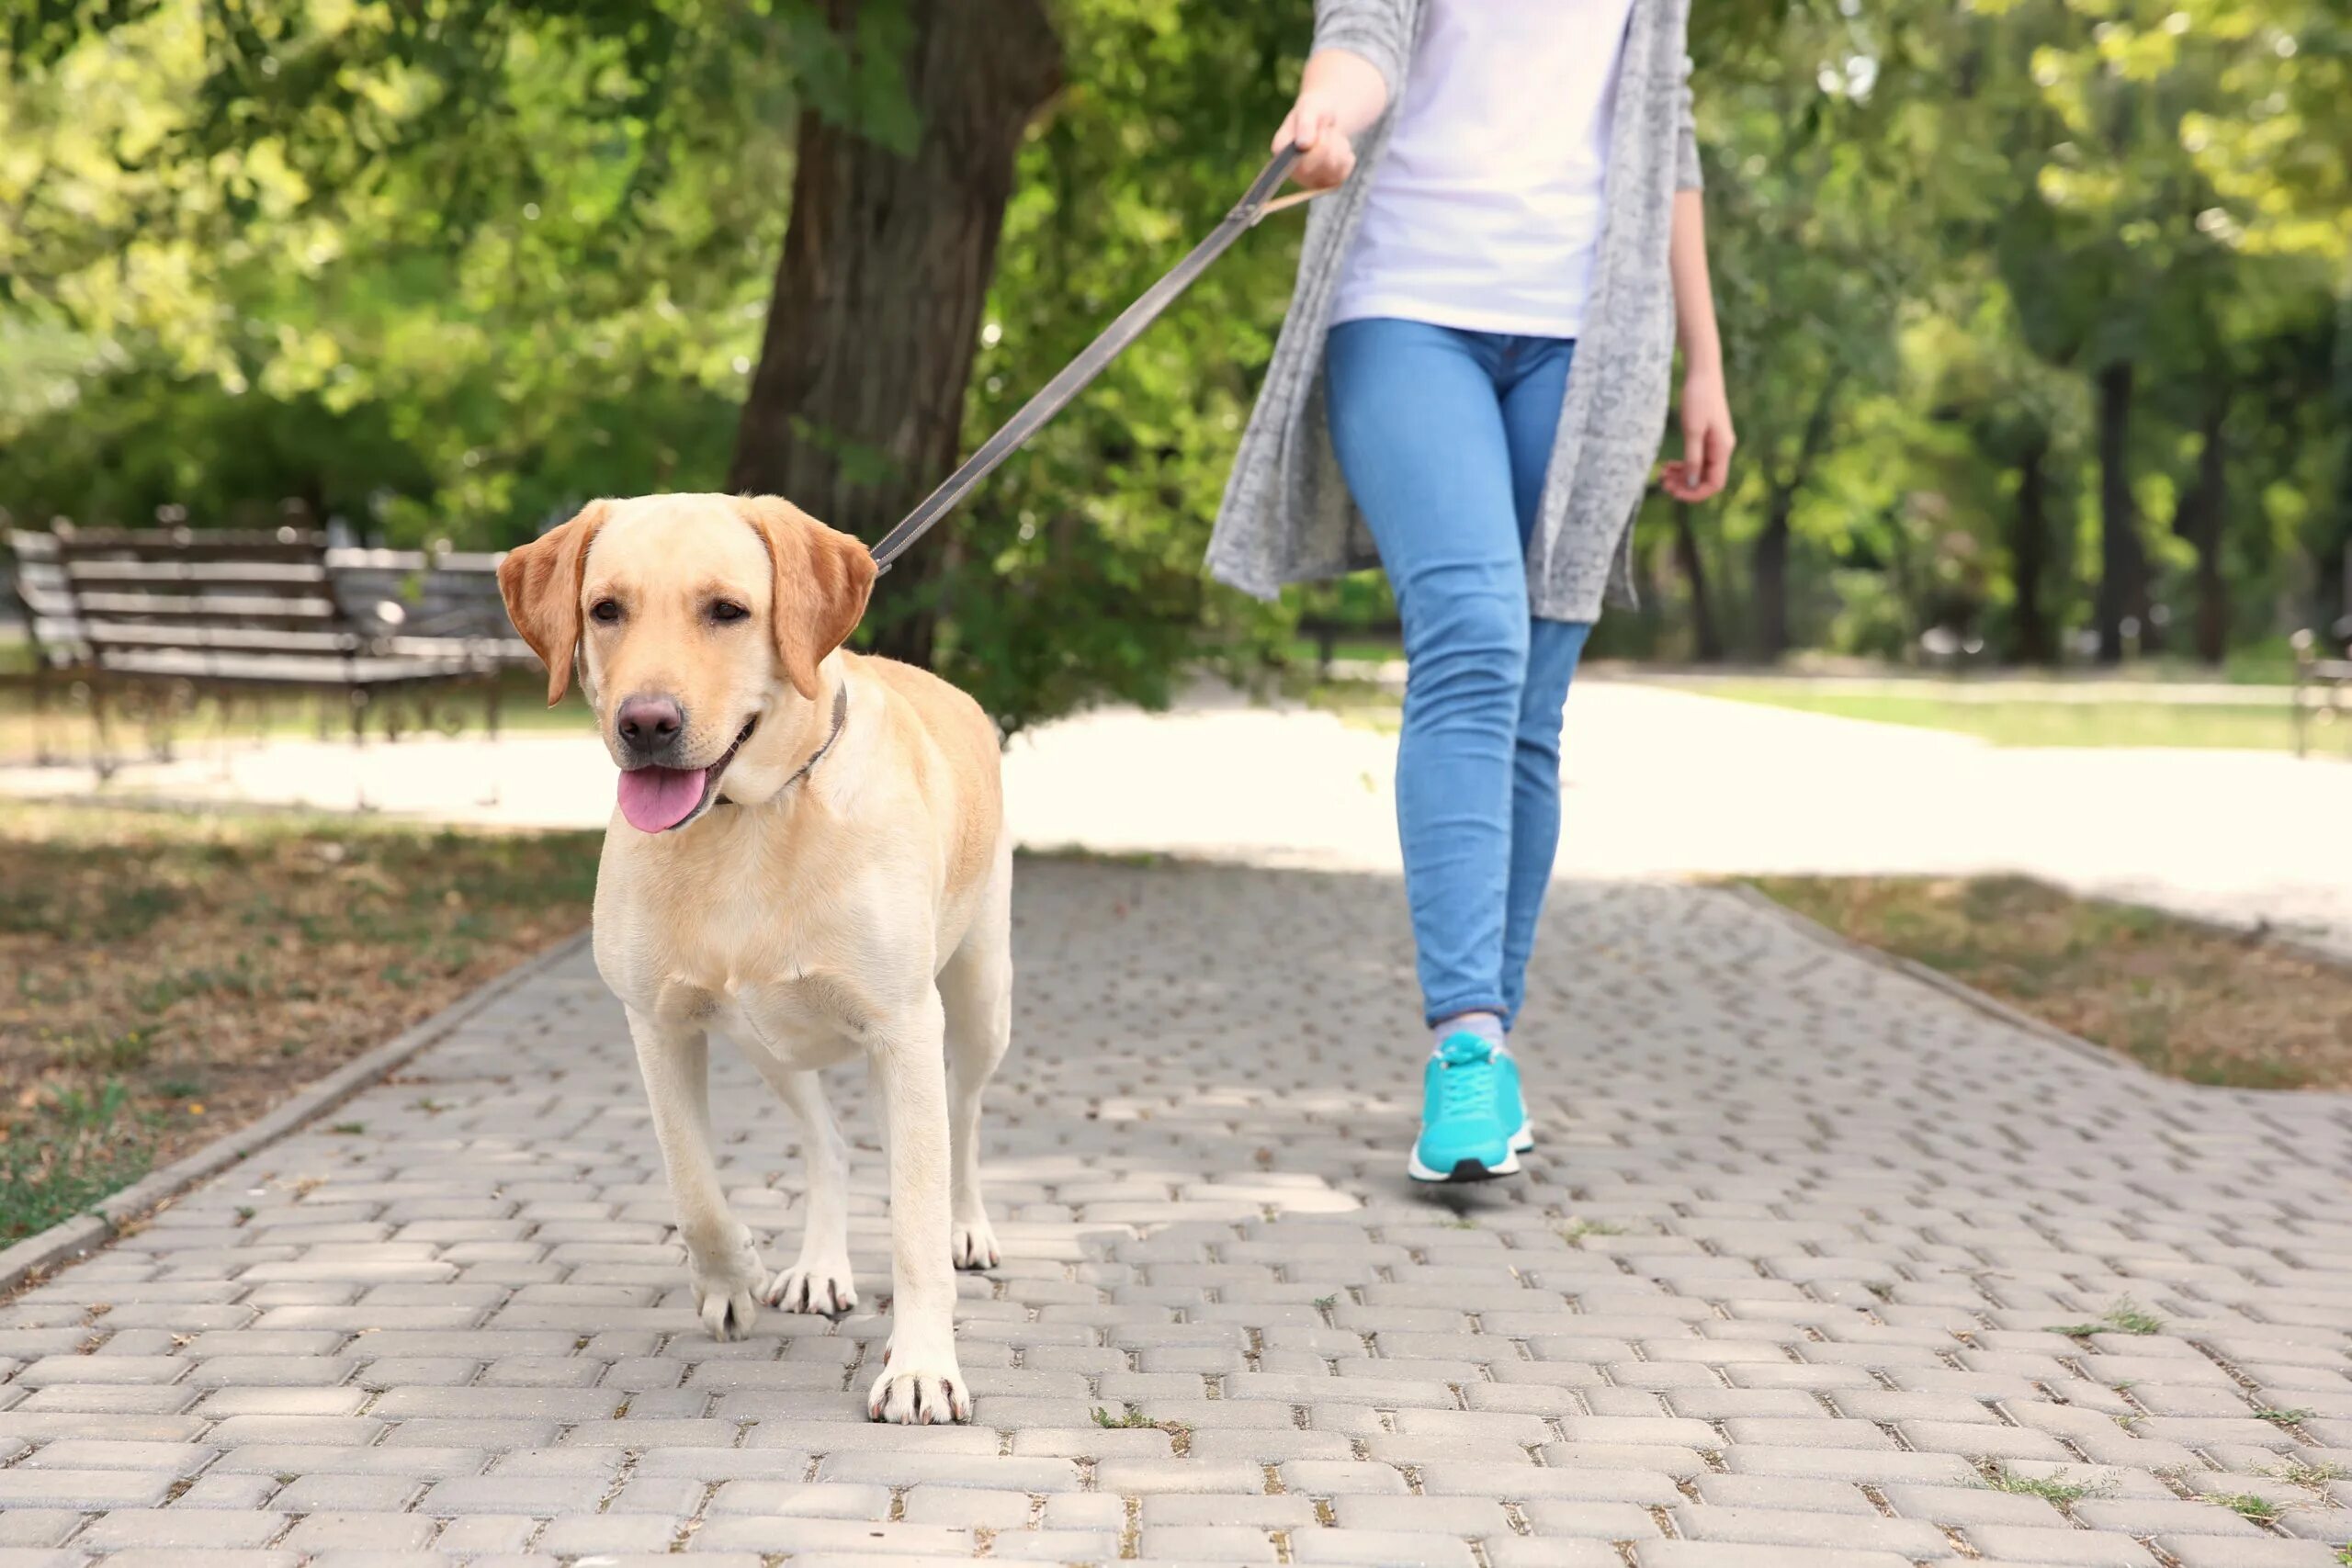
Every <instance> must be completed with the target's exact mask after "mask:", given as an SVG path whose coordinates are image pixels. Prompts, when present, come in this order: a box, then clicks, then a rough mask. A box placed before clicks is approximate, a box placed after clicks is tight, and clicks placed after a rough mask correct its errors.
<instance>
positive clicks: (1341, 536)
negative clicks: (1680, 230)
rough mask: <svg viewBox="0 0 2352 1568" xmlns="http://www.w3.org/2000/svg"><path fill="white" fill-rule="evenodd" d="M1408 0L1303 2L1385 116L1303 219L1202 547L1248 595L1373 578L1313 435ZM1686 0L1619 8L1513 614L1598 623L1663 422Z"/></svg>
mask: <svg viewBox="0 0 2352 1568" xmlns="http://www.w3.org/2000/svg"><path fill="white" fill-rule="evenodd" d="M1422 7H1423V0H1316V6H1315V47H1316V48H1317V49H1345V50H1350V51H1353V52H1355V53H1357V54H1361V55H1363V57H1364V58H1365V59H1366V60H1368V61H1370V62H1372V63H1373V64H1374V66H1375V67H1376V68H1378V70H1379V72H1380V73H1381V75H1382V76H1383V77H1385V79H1386V80H1387V83H1388V102H1389V106H1390V112H1389V113H1388V114H1386V115H1385V116H1383V117H1382V118H1381V121H1380V123H1379V124H1378V125H1376V126H1374V128H1373V129H1372V130H1370V131H1368V132H1366V133H1365V134H1364V135H1363V138H1362V139H1360V140H1359V141H1358V142H1357V146H1356V172H1355V174H1354V175H1353V176H1352V177H1351V179H1350V180H1349V181H1348V183H1347V184H1346V185H1345V186H1342V187H1341V188H1340V189H1339V190H1338V191H1335V192H1334V193H1332V194H1331V195H1329V196H1328V197H1324V198H1323V199H1322V200H1320V201H1317V202H1316V203H1314V204H1313V205H1312V206H1311V207H1309V208H1308V209H1307V211H1308V214H1309V216H1308V218H1307V220H1306V243H1305V245H1304V247H1303V249H1302V250H1301V252H1300V254H1299V263H1298V283H1297V286H1296V287H1295V289H1294V290H1293V291H1292V294H1291V303H1290V313H1289V315H1288V317H1287V318H1286V319H1285V320H1284V321H1283V330H1282V336H1281V337H1280V339H1279V340H1278V341H1277V342H1276V344H1275V345H1274V356H1273V360H1272V363H1271V364H1270V365H1269V366H1268V367H1267V368H1266V380H1265V385H1264V387H1263V388H1262V389H1261V390H1260V391H1259V394H1258V403H1257V407H1256V408H1255V409H1253V410H1252V411H1251V412H1250V423H1249V425H1248V426H1247V428H1245V429H1244V430H1243V432H1242V434H1241V446H1240V450H1239V451H1238V454H1237V455H1236V457H1235V459H1234V464H1233V475H1232V478H1231V479H1228V480H1227V483H1226V488H1225V501H1224V503H1223V505H1221V506H1220V507H1219V508H1218V511H1217V520H1216V534H1215V535H1214V536H1213V537H1212V538H1211V540H1210V542H1209V554H1208V564H1209V570H1210V571H1211V572H1212V573H1213V574H1214V575H1215V576H1216V578H1217V579H1218V580H1219V581H1224V582H1227V583H1230V584H1232V585H1233V586H1234V587H1236V588H1239V589H1241V590H1243V591H1244V592H1249V593H1252V594H1255V595H1257V596H1258V597H1260V598H1272V596H1273V595H1274V593H1275V592H1277V591H1278V590H1280V589H1281V588H1282V586H1283V584H1284V583H1290V582H1304V581H1312V580H1315V579H1318V578H1327V577H1336V576H1338V575H1340V573H1342V572H1348V571H1356V570H1363V569H1364V568H1367V567H1374V566H1377V565H1379V556H1378V554H1377V553H1376V552H1375V551H1374V547H1373V543H1372V536H1371V535H1370V534H1369V533H1368V532H1366V530H1365V528H1364V525H1363V518H1362V516H1360V515H1359V514H1358V513H1357V512H1356V509H1355V504H1354V502H1352V501H1351V499H1350V498H1349V495H1348V487H1347V484H1346V481H1345V480H1343V479H1341V478H1340V464H1339V459H1338V457H1336V456H1335V455H1334V454H1333V452H1332V449H1331V436H1330V431H1329V426H1328V425H1327V424H1326V423H1325V418H1324V404H1323V340H1324V335H1325V333H1327V332H1328V331H1329V327H1330V320H1331V305H1332V300H1333V298H1334V296H1335V295H1336V293H1337V292H1338V288H1339V282H1340V264H1341V262H1342V261H1344V260H1345V259H1346V256H1347V254H1348V248H1349V245H1350V244H1351V243H1352V242H1353V240H1354V238H1355V232H1356V226H1357V224H1358V223H1359V222H1361V221H1362V220H1363V210H1364V201H1365V194H1366V192H1367V191H1368V190H1369V188H1370V186H1371V182H1372V178H1373V175H1374V173H1375V172H1376V171H1377V170H1378V169H1379V167H1380V160H1381V154H1382V152H1384V151H1385V148H1386V145H1387V141H1388V132H1389V129H1390V126H1391V124H1392V122H1393V121H1394V119H1395V112H1394V111H1395V106H1396V105H1397V103H1398V102H1399V101H1400V100H1401V98H1402V97H1403V95H1404V89H1405V78H1406V76H1407V74H1408V72H1409V71H1410V70H1411V68H1412V59H1413V46H1414V42H1415V40H1416V39H1418V37H1419V32H1420V23H1421V13H1422ZM1690 12H1691V0H1634V10H1633V17H1632V20H1631V21H1630V23H1629V24H1628V25H1627V28H1626V34H1625V50H1624V55H1623V60H1622V61H1621V62H1620V64H1619V66H1618V79H1617V107H1616V115H1615V118H1614V119H1613V120H1612V121H1611V127H1610V130H1609V139H1610V140H1609V175H1608V181H1607V188H1606V195H1605V196H1604V198H1603V207H1604V209H1603V215H1602V220H1601V230H1600V248H1599V251H1598V254H1596V255H1595V257H1594V265H1593V273H1592V295H1591V299H1590V300H1589V304H1588V307H1587V310H1586V316H1585V326H1584V333H1583V336H1582V337H1581V338H1580V339H1579V341H1578V342H1577V355H1576V363H1575V366H1574V367H1573V368H1572V369H1571V370H1570V372H1569V377H1568V392H1567V397H1566V400H1565V401H1564V402H1563V404H1562V405H1561V409H1560V429H1559V434H1558V435H1557V436H1556V437H1555V439H1554V441H1553V445H1552V463H1551V468H1550V469H1549V472H1548V475H1547V477H1546V479H1545V480H1544V499H1543V505H1542V511H1541V512H1540V513H1539V514H1538V516H1537V519H1536V525H1535V528H1534V531H1533V537H1532V540H1531V541H1530V543H1529V546H1528V557H1527V591H1528V603H1529V604H1530V606H1531V607H1532V610H1533V612H1534V614H1535V615H1538V616H1540V617H1542V618H1544V619H1545V620H1555V621H1590V620H1595V619H1598V618H1599V616H1600V606H1601V602H1602V600H1603V599H1604V597H1610V596H1611V589H1612V588H1613V589H1615V590H1617V592H1616V593H1615V594H1614V597H1615V598H1616V599H1617V600H1618V601H1619V602H1621V603H1622V602H1625V601H1627V600H1628V599H1629V598H1630V593H1629V592H1628V587H1627V581H1626V574H1625V570H1624V566H1625V557H1626V553H1627V550H1628V548H1629V547H1630V544H1631V539H1632V531H1633V530H1632V524H1633V519H1634V512H1635V510H1636V509H1637V508H1638V507H1639V506H1640V505H1641V501H1642V495H1643V492H1644V491H1645V488H1646V486H1647V483H1648V479H1649V474H1650V469H1651V466H1652V465H1653V464H1654V463H1655V462H1656V461H1657V452H1658V442H1659V438H1660V436H1661V435H1662V434H1664V431H1665V426H1666V412H1667V400H1668V392H1669V390H1670V385H1669V383H1670V382H1671V380H1672V378H1673V366H1674V293H1673V288H1672V285H1671V280H1670V279H1669V277H1668V272H1667V246H1668V240H1669V238H1670V237H1671V234H1672V219H1673V208H1674V201H1673V197H1674V192H1675V191H1676V190H1678V189H1695V188H1696V187H1697V186H1698V185H1699V147H1698V141H1697V140H1696V138H1695V137H1694V136H1693V135H1692V132H1691V88H1690V73H1691V60H1690V57H1689V55H1688V54H1687V53H1686V52H1685V43H1684V38H1685V30H1686V28H1687V25H1688V23H1689V20H1690Z"/></svg>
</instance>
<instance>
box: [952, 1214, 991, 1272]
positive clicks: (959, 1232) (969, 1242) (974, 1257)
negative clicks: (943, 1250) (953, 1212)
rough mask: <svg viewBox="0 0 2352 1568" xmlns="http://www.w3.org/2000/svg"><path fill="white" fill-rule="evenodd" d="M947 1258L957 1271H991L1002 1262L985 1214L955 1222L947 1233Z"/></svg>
mask: <svg viewBox="0 0 2352 1568" xmlns="http://www.w3.org/2000/svg"><path fill="white" fill-rule="evenodd" d="M947 1256H948V1258H950V1259H951V1260H952V1261H953V1262H954V1263H955V1265H956V1268H958V1269H993V1268H995V1267H996V1266H997V1265H998V1264H999V1263H1000V1262H1001V1261H1002V1258H1001V1256H1000V1255H999V1254H998V1252H997V1247H996V1232H995V1231H994V1230H993V1229H992V1228H990V1226H989V1217H988V1216H987V1215H986V1214H978V1215H975V1216H973V1217H972V1218H971V1219H969V1220H957V1221H956V1224H955V1227H954V1228H953V1229H952V1230H950V1231H949V1232H948V1233H947Z"/></svg>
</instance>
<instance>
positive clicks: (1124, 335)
mask: <svg viewBox="0 0 2352 1568" xmlns="http://www.w3.org/2000/svg"><path fill="white" fill-rule="evenodd" d="M1296 162H1298V149H1297V148H1295V147H1285V148H1283V150H1282V151H1281V152H1277V153H1275V154H1274V156H1273V158H1272V161H1271V162H1269V163H1268V164H1266V166H1265V167H1264V168H1263V169H1261V170H1260V171H1259V173H1258V177H1257V178H1256V179H1255V180H1253V181H1251V182H1250V189H1249V191H1248V193H1247V194H1245V195H1244V196H1243V197H1242V198H1241V200H1240V202H1239V203H1238V205H1236V206H1235V208H1234V209H1233V210H1232V211H1230V212H1228V213H1227V214H1226V215H1225V220H1224V221H1223V222H1221V223H1219V224H1218V225H1217V226H1216V228H1214V229H1212V230H1210V231H1208V236H1207V237H1206V238H1205V239H1204V240H1202V241H1201V243H1199V244H1197V245H1194V246H1193V249H1192V254H1189V255H1187V256H1186V257H1185V258H1184V259H1183V260H1182V261H1180V262H1178V263H1177V264H1176V265H1174V266H1173V267H1171V268H1170V269H1169V271H1168V272H1167V274H1166V275H1165V276H1162V277H1161V278H1160V280H1159V282H1157V283H1155V284H1153V285H1152V286H1151V287H1150V288H1147V289H1146V290H1144V292H1143V296H1142V298H1141V299H1137V300H1136V302H1135V303H1134V304H1132V305H1130V306H1128V307H1127V308H1126V309H1125V310H1122V311H1120V312H1119V314H1118V317H1117V319H1116V320H1114V321H1112V323H1111V324H1110V325H1109V326H1107V327H1104V328H1103V332H1102V334H1101V335H1100V336H1098V337H1097V338H1095V340H1094V341H1093V342H1092V343H1090V344H1087V345H1086V352H1085V353H1083V354H1081V355H1079V356H1078V357H1077V358H1076V359H1073V360H1071V361H1070V362H1069V364H1068V365H1067V366H1065V367H1063V368H1062V370H1061V373H1060V374H1059V375H1057V376H1056V377H1055V378H1053V379H1052V380H1050V381H1048V382H1046V385H1045V387H1044V388H1043V389H1041V390H1039V392H1038V393H1037V395H1036V396H1035V397H1033V398H1031V399H1030V400H1028V401H1027V402H1025V403H1023V404H1022V405H1021V412H1018V413H1016V414H1014V415H1013V416H1012V418H1011V419H1009V420H1007V421H1006V422H1005V424H1004V428H1003V429H1001V430H1000V431H998V432H997V433H996V434H994V435H991V436H989V438H988V440H987V441H985V442H983V443H982V444H981V446H980V449H979V450H978V451H977V452H975V453H973V454H972V455H971V456H970V457H967V458H965V459H964V466H963V467H962V468H957V469H956V471H955V472H954V473H952V474H950V475H948V476H947V479H946V480H945V481H944V483H942V484H941V485H940V487H939V488H938V489H937V490H935V491H932V492H931V493H930V494H929V495H928V496H925V497H924V498H923V502H922V505H920V506H918V507H916V508H915V509H914V510H913V511H912V512H910V513H907V516H906V521H904V522H902V523H900V524H899V525H898V526H897V527H895V528H893V529H891V530H890V531H889V532H888V534H885V535H883V536H882V539H881V542H880V543H879V544H877V545H876V546H875V547H874V562H875V564H876V566H878V567H880V568H881V569H882V570H884V571H888V570H890V563H891V562H892V561H895V560H897V559H898V558H899V557H900V556H902V555H904V554H905V553H906V552H907V549H908V547H910V546H911V545H913V543H914V542H915V541H916V540H917V539H920V538H922V536H923V535H924V534H926V533H928V532H930V530H931V526H932V525H933V524H934V523H937V522H938V521H939V520H940V519H941V518H942V517H944V516H946V515H947V513H949V512H950V511H951V510H953V509H954V507H955V505H956V502H959V501H961V500H963V499H964V497H965V496H966V495H967V494H969V493H970V492H971V491H972V489H973V487H974V486H976V485H978V483H979V482H980V481H981V480H982V479H986V478H988V477H989V474H990V473H991V472H992V471H994V469H995V468H996V466H997V465H998V464H999V463H1001V462H1003V461H1004V460H1005V459H1006V458H1007V457H1012V454H1013V453H1014V452H1016V451H1018V450H1019V449H1020V448H1021V446H1022V444H1023V442H1025V441H1027V440H1028V439H1029V438H1030V437H1031V436H1033V435H1035V434H1037V431H1038V429H1039V428H1040V427H1041V426H1043V425H1044V424H1045V423H1046V421H1047V420H1049V419H1051V418H1053V417H1054V415H1056V414H1057V413H1059V412H1062V410H1063V409H1065V408H1067V407H1069V403H1070V400H1072V399H1073V398H1075V397H1077V396H1078V394H1079V393H1080V392H1081V391H1084V390H1085V389H1086V385H1087V383H1088V382H1090V381H1091V380H1093V379H1094V378H1095V377H1097V376H1100V375H1101V374H1102V373H1103V367H1105V366H1107V365H1109V364H1110V363H1111V361H1113V360H1114V359H1116V358H1117V357H1118V356H1119V355H1120V353H1121V351H1122V350H1124V349H1125V347H1126V346H1127V345H1128V344H1131V343H1133V342H1135V341H1136V339H1137V338H1139V337H1141V336H1142V335H1143V333H1144V329H1145V328H1147V327H1148V326H1150V325H1151V323H1152V322H1153V321H1156V320H1158V319H1159V313H1160V312H1161V311H1162V310H1167V309H1168V307H1169V306H1170V304H1172V303H1173V302H1174V301H1175V299H1176V296H1178V295H1179V294H1182V293H1183V292H1184V290H1185V289H1186V288H1190V287H1191V286H1192V282H1193V279H1194V278H1196V277H1198V276H1201V274H1203V273H1204V272H1206V271H1207V270H1208V269H1209V265H1210V264H1211V263H1212V262H1214V261H1216V258H1217V257H1219V256H1221V255H1223V254H1225V253H1226V252H1227V250H1228V249H1230V248H1231V247H1232V244H1233V242H1234V241H1236V240H1238V239H1239V238H1240V237H1241V236H1242V234H1243V233H1244V232H1246V231H1248V230H1250V228H1251V227H1252V226H1254V225H1255V224H1256V223H1257V221H1258V220H1260V219H1261V218H1263V217H1265V216H1266V214H1268V213H1269V212H1278V211H1280V210H1281V209H1283V208H1285V207H1291V206H1295V205H1296V204H1297V203H1299V202H1302V201H1305V200H1306V199H1307V198H1308V197H1310V196H1314V195H1317V194H1319V193H1317V192H1314V191H1300V192H1296V193H1295V194H1293V195H1290V196H1286V197H1283V198H1282V199H1281V200H1279V201H1277V200H1275V199H1274V192H1275V191H1276V190H1278V189H1279V188H1281V186H1282V183H1283V176H1285V175H1288V174H1289V173H1290V166H1291V165H1292V164H1295V163H1296Z"/></svg>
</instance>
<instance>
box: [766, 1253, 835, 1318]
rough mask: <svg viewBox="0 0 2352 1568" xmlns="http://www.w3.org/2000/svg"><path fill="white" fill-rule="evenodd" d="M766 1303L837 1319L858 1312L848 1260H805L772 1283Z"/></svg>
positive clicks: (770, 1282) (787, 1309)
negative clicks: (844, 1314) (843, 1314)
mask: <svg viewBox="0 0 2352 1568" xmlns="http://www.w3.org/2000/svg"><path fill="white" fill-rule="evenodd" d="M763 1299H764V1300H765V1301H766V1302H767V1303H768V1305H770V1306H772V1307H782V1308H783V1309H784V1310H785V1311H786V1312H813V1313H819V1314H823V1315H824V1316H827V1317H838V1316H839V1315H840V1314H842V1313H845V1312H855V1311H856V1310H857V1287H856V1286H855V1285H854V1284H853V1283H852V1282H851V1280H850V1268H849V1259H848V1258H802V1259H801V1260H800V1261H799V1262H797V1263H796V1264H794V1265H793V1266H792V1267H791V1268H789V1269H786V1270H785V1271H784V1272H783V1273H781V1274H778V1275H777V1276H776V1277H775V1279H774V1280H770V1281H769V1282H768V1288H767V1292H766V1294H765V1296H764V1297H763Z"/></svg>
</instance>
